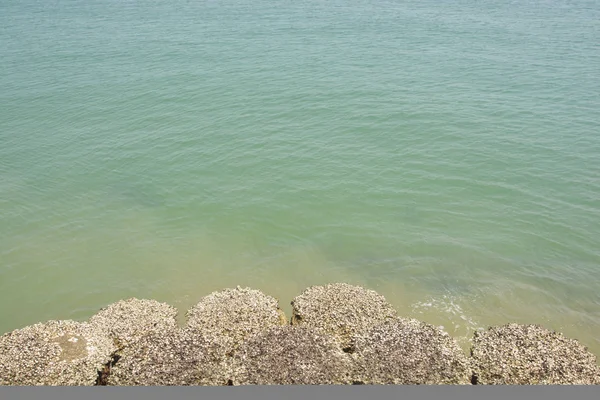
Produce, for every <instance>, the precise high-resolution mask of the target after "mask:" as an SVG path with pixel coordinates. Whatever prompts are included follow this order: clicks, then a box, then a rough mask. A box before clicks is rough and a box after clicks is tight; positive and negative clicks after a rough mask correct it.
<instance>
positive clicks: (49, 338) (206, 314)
mask: <svg viewBox="0 0 600 400" xmlns="http://www.w3.org/2000/svg"><path fill="white" fill-rule="evenodd" d="M292 308H293V315H292V316H291V318H290V319H287V318H286V317H285V315H284V313H283V312H282V311H281V309H280V308H279V304H278V302H277V300H276V299H274V298H273V297H271V296H268V295H265V294H264V293H262V292H260V291H258V290H253V289H249V288H240V287H237V288H235V289H225V290H223V291H219V292H214V293H212V294H210V295H208V296H205V297H204V298H202V299H201V300H200V301H199V302H198V304H196V305H195V306H194V307H192V308H191V309H190V310H188V312H187V314H186V316H187V322H186V323H185V325H184V326H179V324H178V323H177V319H176V317H177V310H176V309H175V308H174V307H172V306H170V305H168V304H164V303H160V302H157V301H154V300H139V299H129V300H122V301H119V302H117V303H115V304H112V305H110V306H108V307H106V308H103V309H102V310H100V311H99V312H98V313H97V314H96V315H94V316H92V317H91V318H90V319H89V320H87V321H84V322H76V321H49V322H46V323H39V324H35V325H32V326H28V327H25V328H23V329H18V330H15V331H13V332H9V333H6V334H4V335H3V336H0V385H117V386H131V385H143V386H164V385H211V386H213V385H302V384H311V385H316V384H329V385H332V384H333V385H345V384H458V385H471V384H600V367H599V366H598V364H597V360H596V357H595V356H594V355H593V354H591V353H590V352H589V351H588V350H587V349H586V348H585V347H584V346H582V345H581V344H580V343H579V342H578V341H576V340H574V339H569V338H566V337H564V336H563V335H562V334H560V333H557V332H553V331H550V330H547V329H544V328H543V327H540V326H537V325H518V324H508V325H504V326H498V327H490V328H489V329H488V330H485V331H481V332H477V333H476V334H475V337H474V338H473V345H472V348H471V354H469V355H467V354H465V353H464V351H463V350H462V349H461V348H460V347H459V345H458V344H457V342H456V341H455V340H454V339H453V338H452V337H450V336H449V335H448V334H447V333H445V332H443V331H441V330H440V329H439V328H437V327H434V326H432V325H429V324H426V323H424V322H421V321H417V320H414V319H407V318H402V317H400V316H398V315H397V312H396V310H395V309H394V308H393V307H392V306H391V305H390V304H389V303H388V302H387V301H386V300H385V298H384V297H383V296H381V295H379V294H378V293H376V292H374V291H372V290H367V289H364V288H361V287H358V286H352V285H348V284H344V283H336V284H330V285H325V286H313V287H310V288H308V289H306V290H305V291H304V292H303V293H301V294H300V295H299V296H297V297H296V298H294V300H293V301H292Z"/></svg>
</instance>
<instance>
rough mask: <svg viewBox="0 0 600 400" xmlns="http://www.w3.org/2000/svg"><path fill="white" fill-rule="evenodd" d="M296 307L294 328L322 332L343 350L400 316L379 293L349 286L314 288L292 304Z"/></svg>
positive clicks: (306, 291)
mask: <svg viewBox="0 0 600 400" xmlns="http://www.w3.org/2000/svg"><path fill="white" fill-rule="evenodd" d="M292 307H293V315H292V324H306V325H308V326H313V327H316V328H319V329H322V330H323V331H324V332H326V333H328V334H330V335H334V336H335V337H336V338H337V339H338V340H339V341H340V342H341V344H342V346H343V347H346V346H349V345H350V343H351V340H352V337H353V336H354V335H356V334H361V333H364V332H366V331H368V330H369V329H371V328H372V327H373V326H375V325H378V324H380V323H382V322H384V321H385V320H387V319H390V318H394V317H396V316H397V312H396V310H395V309H394V308H393V307H392V306H391V305H390V304H389V303H388V302H387V301H386V300H385V298H384V297H383V296H381V295H380V294H378V293H377V292H375V291H373V290H367V289H364V288H362V287H358V286H352V285H348V284H346V283H334V284H329V285H325V286H311V287H310V288H308V289H306V290H305V291H304V292H303V293H302V294H300V295H299V296H297V297H296V298H295V299H294V300H293V301H292Z"/></svg>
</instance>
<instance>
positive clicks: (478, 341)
mask: <svg viewBox="0 0 600 400" xmlns="http://www.w3.org/2000/svg"><path fill="white" fill-rule="evenodd" d="M471 355H472V364H473V372H474V381H476V383H477V384H484V385H494V384H496V385H552V384H558V385H563V384H577V385H586V384H599V383H600V381H599V380H598V376H599V374H600V370H599V367H598V365H597V361H596V357H595V356H594V355H593V354H591V353H590V352H588V351H587V349H586V348H585V347H584V346H583V345H581V344H580V343H579V342H578V341H576V340H574V339H569V338H566V337H564V336H563V335H562V334H560V333H556V332H553V331H550V330H548V329H545V328H542V327H540V326H537V325H519V324H508V325H504V326H499V327H491V328H489V329H488V330H486V331H482V332H476V333H475V337H474V340H473V347H472V349H471Z"/></svg>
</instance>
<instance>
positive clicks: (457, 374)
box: [352, 318, 471, 385]
mask: <svg viewBox="0 0 600 400" xmlns="http://www.w3.org/2000/svg"><path fill="white" fill-rule="evenodd" d="M353 350H354V352H353V354H352V356H353V357H354V358H355V359H356V368H355V372H354V375H353V379H354V380H355V381H359V382H362V383H364V384H370V385H372V384H394V385H438V384H444V385H448V384H470V383H471V368H470V365H469V361H468V359H467V356H466V354H465V353H464V352H463V351H462V350H461V349H460V347H459V346H458V343H456V341H455V340H454V339H453V338H451V337H450V336H449V335H448V334H447V333H445V332H443V331H441V330H440V329H438V328H436V327H434V326H431V325H429V324H426V323H424V322H421V321H417V320H414V319H404V318H395V319H391V320H388V321H386V322H384V323H382V324H380V325H377V326H375V327H374V328H373V329H371V330H370V331H369V332H367V333H366V334H365V335H357V336H356V337H355V338H354V346H353Z"/></svg>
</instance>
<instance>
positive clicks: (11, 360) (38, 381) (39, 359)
mask: <svg viewBox="0 0 600 400" xmlns="http://www.w3.org/2000/svg"><path fill="white" fill-rule="evenodd" d="M115 351H116V346H115V344H114V343H113V341H112V340H111V339H110V338H109V337H108V336H106V335H105V334H104V333H103V331H102V330H98V328H97V327H96V326H93V325H90V324H88V323H81V322H75V321H48V322H46V323H39V324H35V325H32V326H28V327H25V328H23V329H19V330H15V331H13V332H9V333H6V334H4V335H2V336H0V385H18V386H34V385H36V386H38V385H45V386H73V385H76V386H89V385H95V384H96V383H97V380H98V376H99V374H100V372H101V371H102V370H103V369H104V367H105V365H106V364H107V363H108V362H110V360H111V359H112V354H113V353H114V352H115Z"/></svg>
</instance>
